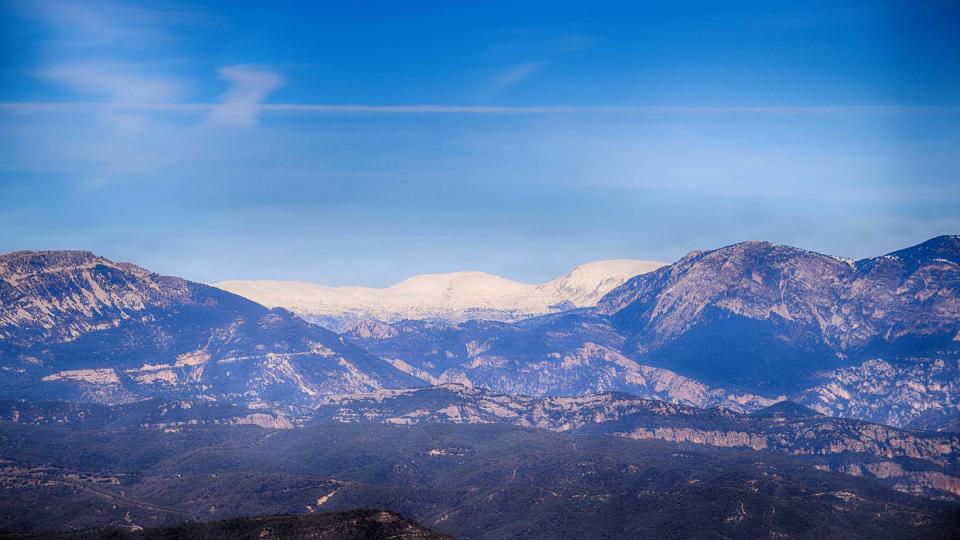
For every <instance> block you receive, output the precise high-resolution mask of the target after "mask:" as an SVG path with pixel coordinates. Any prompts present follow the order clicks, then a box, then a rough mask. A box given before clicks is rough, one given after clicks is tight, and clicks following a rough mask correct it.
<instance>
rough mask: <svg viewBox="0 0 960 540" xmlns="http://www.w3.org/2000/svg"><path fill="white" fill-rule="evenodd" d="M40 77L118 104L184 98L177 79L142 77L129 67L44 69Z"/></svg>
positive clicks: (168, 100) (144, 75) (114, 65)
mask: <svg viewBox="0 0 960 540" xmlns="http://www.w3.org/2000/svg"><path fill="white" fill-rule="evenodd" d="M37 75H38V77H40V78H42V79H46V80H49V81H53V82H56V83H59V84H61V85H63V86H65V87H67V88H69V89H70V90H73V91H74V92H76V93H78V94H80V95H84V96H87V97H93V98H96V99H101V100H106V101H109V102H112V103H116V104H138V103H139V104H146V103H164V102H171V101H175V100H178V99H179V98H180V97H181V95H182V85H181V84H180V83H179V82H178V81H177V80H175V79H174V78H172V77H163V76H157V75H149V74H142V73H140V72H139V70H138V69H137V67H136V66H133V65H129V64H113V63H106V64H98V63H79V64H69V65H60V66H55V67H50V68H46V69H42V70H40V71H39V72H38V73H37Z"/></svg>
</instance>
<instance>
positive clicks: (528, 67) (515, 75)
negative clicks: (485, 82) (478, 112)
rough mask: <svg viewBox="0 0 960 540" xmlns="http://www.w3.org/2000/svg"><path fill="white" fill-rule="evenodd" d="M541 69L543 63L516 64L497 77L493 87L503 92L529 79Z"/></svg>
mask: <svg viewBox="0 0 960 540" xmlns="http://www.w3.org/2000/svg"><path fill="white" fill-rule="evenodd" d="M541 67H543V62H524V63H522V64H517V65H515V66H513V67H511V68H509V69H507V70H504V71H503V72H501V73H500V74H499V75H497V76H496V78H495V79H494V81H493V86H494V87H495V88H496V89H498V90H505V89H507V88H510V87H511V86H513V85H515V84H517V83H519V82H520V81H523V80H524V79H527V78H529V77H530V76H532V75H533V74H534V73H536V72H537V71H538V70H539V69H540V68H541Z"/></svg>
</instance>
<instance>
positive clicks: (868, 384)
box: [796, 358, 960, 431]
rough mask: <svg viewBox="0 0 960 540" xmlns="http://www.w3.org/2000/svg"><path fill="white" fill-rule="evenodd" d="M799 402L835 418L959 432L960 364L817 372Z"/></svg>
mask: <svg viewBox="0 0 960 540" xmlns="http://www.w3.org/2000/svg"><path fill="white" fill-rule="evenodd" d="M796 400H797V401H799V402H801V403H804V404H806V405H809V406H810V407H812V408H814V409H816V410H818V411H820V412H822V413H824V414H829V415H831V416H845V417H850V418H863V419H867V420H870V421H873V422H879V423H882V424H888V425H892V426H899V427H908V428H913V429H929V430H948V431H958V428H960V423H958V420H960V360H957V359H955V358H951V359H948V360H945V359H943V358H934V359H915V360H911V361H899V362H888V361H885V360H880V359H873V360H868V361H866V362H863V363H862V364H859V365H855V366H851V367H846V368H840V369H836V370H831V371H827V372H824V373H821V374H819V375H818V383H817V384H816V385H815V386H813V387H811V388H808V389H806V390H804V391H803V392H801V393H800V394H798V395H797V396H796Z"/></svg>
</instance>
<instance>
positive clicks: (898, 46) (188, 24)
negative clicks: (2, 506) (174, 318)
mask: <svg viewBox="0 0 960 540" xmlns="http://www.w3.org/2000/svg"><path fill="white" fill-rule="evenodd" d="M709 6H710V3H704V2H669V3H643V2H622V3H617V2H610V3H608V2H589V3H564V2H550V3H536V2H528V3H522V5H521V3H518V2H503V3H497V2H482V3H475V4H468V3H466V2H444V3H436V4H432V3H426V2H424V3H420V2H417V3H410V2H391V3H386V2H384V3H372V2H345V3H336V4H334V3H319V4H318V3H306V2H304V3H283V4H280V3H276V2H271V3H243V2H223V3H219V2H207V3H165V2H149V3H113V2H16V1H14V2H5V3H3V4H0V230H2V231H3V233H2V234H0V251H11V250H18V249H63V248H73V249H90V250H93V251H95V252H97V253H100V254H102V255H105V256H108V257H110V258H114V259H119V260H130V261H134V262H137V263H138V264H141V265H143V266H145V267H147V268H150V269H152V270H155V271H158V272H162V273H169V274H175V275H182V276H184V277H188V278H191V279H196V280H200V281H207V282H214V281H218V280H222V279H230V278H271V279H301V280H311V281H318V282H323V283H329V284H370V285H385V284H389V283H391V282H394V281H397V280H399V279H402V278H403V277H405V276H407V275H410V274H415V273H422V272H443V271H453V270H464V269H476V270H484V271H488V272H493V273H498V274H501V275H505V276H507V277H511V278H514V279H520V280H525V281H541V280H544V279H547V278H550V277H553V276H555V275H559V274H562V273H564V272H565V271H566V270H567V269H568V268H570V267H571V266H573V265H575V264H577V263H581V262H586V261H590V260H595V259H601V258H628V257H629V258H646V259H662V260H668V261H669V260H674V259H676V258H679V257H681V256H683V255H684V254H685V253H686V252H688V251H690V250H694V249H709V248H714V247H719V246H721V245H726V244H730V243H734V242H738V241H742V240H747V239H763V240H770V241H774V242H779V243H786V244H791V245H797V246H800V247H805V248H808V249H813V250H817V251H822V252H826V253H831V254H836V255H844V256H851V257H865V256H871V255H876V254H880V253H884V252H887V251H891V250H894V249H897V248H900V247H904V246H906V245H910V244H913V243H917V242H919V241H922V240H924V239H926V238H929V237H931V236H935V235H938V234H946V233H958V232H960V211H958V210H957V209H958V208H960V22H958V21H960V3H957V2H936V1H929V2H807V3H802V4H801V3H797V2H732V3H731V2H723V3H719V2H718V3H716V4H714V7H715V8H716V9H708V7H709Z"/></svg>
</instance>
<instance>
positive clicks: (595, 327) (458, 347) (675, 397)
mask: <svg viewBox="0 0 960 540" xmlns="http://www.w3.org/2000/svg"><path fill="white" fill-rule="evenodd" d="M344 336H345V337H346V338H347V339H348V340H349V341H350V342H352V343H355V344H357V345H358V346H360V347H363V348H364V349H366V350H368V351H370V352H371V353H373V354H376V355H379V356H380V357H382V358H384V359H385V360H386V361H388V362H390V363H391V364H392V365H393V366H394V367H396V368H398V369H400V370H402V371H405V372H407V373H409V374H411V375H413V376H415V377H418V378H419V379H421V380H422V381H424V382H425V383H429V384H443V383H450V382H453V383H460V384H463V385H467V386H476V387H480V388H487V389H490V390H493V391H495V392H501V393H508V394H527V395H553V396H563V395H566V396H569V395H583V394H594V393H597V392H606V391H623V392H629V393H631V394H634V395H639V396H643V397H650V398H657V399H662V400H665V401H669V402H672V403H681V404H687V405H693V406H698V407H709V406H715V405H723V406H724V407H727V408H730V409H734V410H752V409H755V408H758V407H763V406H766V405H770V404H772V403H773V402H774V401H775V400H776V399H777V398H776V397H764V396H759V395H755V394H751V393H748V392H737V391H730V390H726V389H723V388H719V387H711V386H707V385H705V384H703V383H700V382H698V381H696V380H694V379H690V378H688V377H683V376H681V375H678V374H677V373H675V372H672V371H670V370H666V369H660V368H654V367H651V366H647V365H643V364H640V363H638V362H636V361H635V360H633V359H631V358H629V357H627V356H625V355H624V354H622V353H621V352H620V351H621V349H622V347H623V344H624V338H623V337H622V336H621V335H620V334H618V333H617V331H616V329H615V328H613V327H612V325H611V324H610V322H609V321H608V320H607V319H606V318H605V317H598V316H593V315H584V314H569V315H563V316H556V317H546V318H543V319H539V320H531V321H527V322H526V323H524V324H523V325H516V324H508V323H497V322H488V321H467V322H464V323H460V324H454V325H446V324H442V323H429V322H422V321H402V322H399V323H395V324H387V323H382V322H360V323H356V324H354V325H352V326H350V327H349V328H348V331H347V332H346V333H345V334H344ZM781 399H782V398H781Z"/></svg>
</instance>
